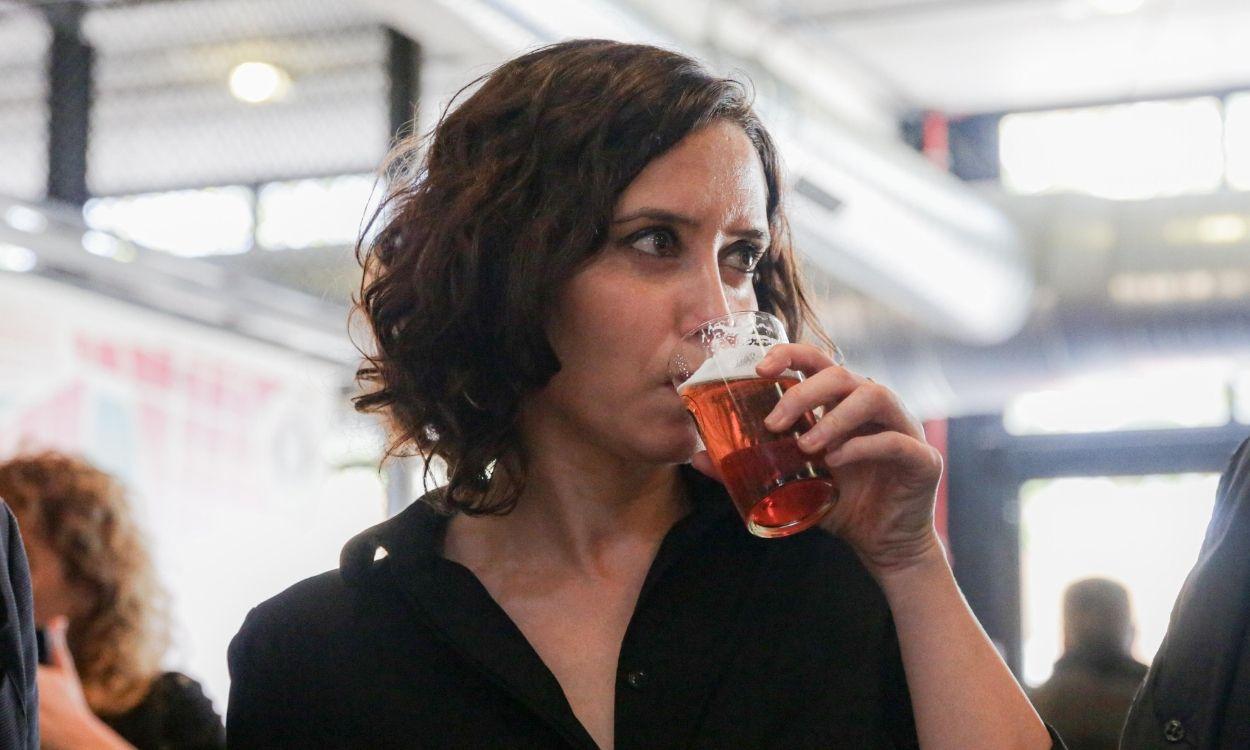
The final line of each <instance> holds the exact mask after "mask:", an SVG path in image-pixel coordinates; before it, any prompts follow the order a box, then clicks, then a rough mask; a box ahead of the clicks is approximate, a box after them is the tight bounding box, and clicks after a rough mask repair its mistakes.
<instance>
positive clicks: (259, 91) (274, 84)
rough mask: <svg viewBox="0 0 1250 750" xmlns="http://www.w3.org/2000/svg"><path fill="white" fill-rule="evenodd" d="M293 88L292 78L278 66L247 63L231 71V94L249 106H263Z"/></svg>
mask: <svg viewBox="0 0 1250 750" xmlns="http://www.w3.org/2000/svg"><path fill="white" fill-rule="evenodd" d="M290 86H291V76H289V75H288V74H287V72H286V71H285V70H283V69H282V68H279V67H278V66H276V65H271V64H269V63H264V62H245V63H239V64H238V65H236V66H234V68H233V69H232V70H231V71H230V93H231V94H233V95H234V98H236V99H238V100H240V101H244V102H247V103H249V104H263V103H264V102H269V101H273V100H274V99H278V98H280V97H282V96H283V95H284V94H285V93H286V91H287V89H288V88H290Z"/></svg>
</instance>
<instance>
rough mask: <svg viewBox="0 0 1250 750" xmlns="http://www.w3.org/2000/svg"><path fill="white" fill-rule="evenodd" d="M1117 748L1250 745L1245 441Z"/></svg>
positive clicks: (1201, 749)
mask: <svg viewBox="0 0 1250 750" xmlns="http://www.w3.org/2000/svg"><path fill="white" fill-rule="evenodd" d="M1120 747H1121V748H1123V749H1124V750H1155V749H1156V748H1157V749H1158V750H1163V749H1164V748H1167V749H1168V750H1171V749H1172V748H1177V747H1184V748H1198V750H1233V749H1234V748H1237V749H1238V750H1244V749H1245V748H1250V440H1247V441H1245V442H1243V443H1242V444H1241V447H1240V448H1238V449H1237V452H1236V454H1235V455H1234V456H1233V459H1232V462H1231V463H1230V464H1229V467H1228V469H1227V470H1226V471H1225V472H1224V474H1223V476H1221V477H1220V484H1219V488H1218V489H1217V491H1216V499H1215V509H1214V511H1213V512H1212V514H1211V522H1210V523H1209V524H1208V525H1207V533H1206V537H1205V538H1204V539H1203V541H1202V550H1201V551H1200V552H1199V553H1198V562H1197V563H1195V564H1194V567H1193V570H1191V571H1190V572H1189V576H1188V577H1187V578H1186V579H1185V585H1184V586H1182V587H1181V592H1180V594H1179V595H1178V596H1177V598H1176V604H1175V605H1174V606H1173V608H1172V618H1171V620H1170V622H1169V623H1168V632H1167V635H1166V636H1165V637H1164V639H1163V644H1162V645H1161V646H1160V647H1159V651H1158V653H1157V654H1156V655H1155V658H1154V661H1153V662H1152V663H1151V665H1150V673H1149V674H1148V675H1147V677H1146V682H1145V684H1144V685H1142V688H1141V690H1140V691H1139V692H1138V694H1137V697H1136V698H1135V699H1134V701H1133V707H1132V710H1131V711H1130V712H1129V717H1128V721H1127V722H1126V723H1125V726H1124V734H1123V736H1122V737H1121V740H1120Z"/></svg>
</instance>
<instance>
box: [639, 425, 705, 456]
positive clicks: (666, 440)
mask: <svg viewBox="0 0 1250 750" xmlns="http://www.w3.org/2000/svg"><path fill="white" fill-rule="evenodd" d="M633 448H634V450H633V451H632V452H633V453H635V454H636V455H638V456H639V458H640V459H641V460H643V461H645V462H647V463H656V464H684V463H689V462H690V457H691V456H693V455H694V454H695V451H698V450H699V449H700V448H701V446H700V444H699V434H698V432H697V431H696V430H695V428H694V425H693V424H692V423H691V422H690V420H689V418H686V419H685V420H684V421H683V422H682V423H681V424H680V425H674V426H657V427H656V428H655V429H653V430H651V431H650V432H649V433H648V434H641V435H639V436H638V439H637V441H635V442H634V445H633Z"/></svg>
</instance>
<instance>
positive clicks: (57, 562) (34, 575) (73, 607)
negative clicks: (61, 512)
mask: <svg viewBox="0 0 1250 750" xmlns="http://www.w3.org/2000/svg"><path fill="white" fill-rule="evenodd" d="M24 542H25V547H26V557H27V558H28V560H29V563H30V585H31V592H32V598H33V599H34V601H35V624H37V625H39V626H41V627H42V626H43V625H46V624H47V623H48V621H50V620H52V619H53V618H54V617H59V616H64V617H68V618H70V619H71V620H72V619H74V618H75V617H77V616H78V615H79V614H81V612H82V610H83V609H84V604H85V596H84V593H83V592H82V591H81V590H79V588H78V587H76V586H75V585H74V584H73V583H71V582H70V581H69V579H68V577H67V576H66V575H65V565H64V563H62V562H61V558H60V557H59V556H58V555H57V553H56V552H55V551H54V550H53V549H52V546H51V545H49V544H48V543H47V542H45V541H44V538H43V535H42V534H40V533H38V532H33V533H30V534H27V535H26V537H25V539H24Z"/></svg>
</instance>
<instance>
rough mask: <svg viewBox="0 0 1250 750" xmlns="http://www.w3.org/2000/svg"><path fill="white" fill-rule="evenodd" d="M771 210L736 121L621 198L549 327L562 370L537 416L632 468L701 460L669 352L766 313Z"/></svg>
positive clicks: (657, 168) (710, 132) (658, 166)
mask: <svg viewBox="0 0 1250 750" xmlns="http://www.w3.org/2000/svg"><path fill="white" fill-rule="evenodd" d="M767 201H768V193H767V187H766V185H765V181H764V170H763V166H762V165H761V163H760V159H759V156H758V154H757V153H756V150H755V147H754V146H753V145H752V144H751V141H750V140H749V139H748V138H747V135H746V133H745V132H744V131H743V130H742V128H740V127H739V126H737V125H735V124H732V123H729V122H716V123H713V124H711V125H708V126H706V127H704V128H702V129H700V130H697V131H695V132H693V133H691V134H690V135H688V136H686V137H685V138H684V139H683V140H681V141H680V142H679V143H678V144H677V145H676V146H675V147H673V148H672V149H671V150H669V151H668V152H666V153H665V154H663V155H661V156H660V157H658V158H657V159H655V160H654V161H652V162H651V163H650V164H648V165H647V167H646V168H645V169H644V170H643V171H642V172H641V173H640V174H639V175H638V177H637V178H635V179H634V181H633V182H631V183H630V184H629V186H628V187H627V188H626V189H625V191H624V192H623V193H622V194H621V197H620V200H619V201H618V202H617V205H616V207H615V210H614V212H613V219H612V222H611V225H610V227H609V230H608V239H607V242H606V244H605V245H604V246H603V247H602V248H601V250H600V252H599V253H598V254H597V255H596V256H595V257H594V258H593V259H592V260H591V262H590V263H589V265H587V266H586V267H585V268H584V269H583V270H581V271H580V272H579V273H578V274H577V275H576V276H574V277H573V278H572V279H571V280H570V281H569V283H568V284H567V286H566V287H565V288H564V289H563V290H562V293H561V296H560V299H559V303H558V306H557V310H556V313H555V314H554V316H553V318H552V320H551V321H550V324H549V326H548V336H549V338H550V341H551V344H552V347H553V348H554V350H555V353H556V355H557V356H558V357H559V359H560V363H561V370H560V372H559V373H557V374H556V375H555V377H554V378H552V380H551V382H550V383H549V384H548V385H547V387H546V388H544V389H543V390H542V391H540V392H539V393H537V394H535V396H534V397H533V398H532V399H531V401H530V404H529V406H530V407H532V408H539V409H545V410H549V411H552V412H554V414H555V415H556V416H557V417H558V418H559V419H560V421H561V422H562V423H563V424H565V425H566V426H567V427H569V428H571V429H572V430H574V431H575V432H576V433H577V436H578V438H579V439H580V440H583V441H590V442H591V443H592V444H595V445H597V446H599V447H601V448H605V449H607V450H608V451H609V452H611V453H613V454H615V455H617V456H619V457H621V458H624V459H627V460H633V461H643V462H650V463H679V462H683V461H686V460H687V459H689V457H690V455H691V454H692V453H693V452H694V450H695V445H696V443H695V440H696V433H695V430H694V425H693V423H692V422H691V420H690V418H689V417H688V416H687V414H686V413H685V410H684V409H683V408H682V404H681V399H680V398H678V396H677V394H676V392H675V391H674V390H673V386H672V384H671V382H670V380H669V377H668V358H669V354H670V353H671V352H672V350H673V347H674V345H675V344H676V343H677V342H678V340H679V339H680V338H681V335H682V334H683V333H684V332H686V331H689V330H691V329H692V328H694V327H696V326H698V325H699V324H700V323H702V322H703V321H705V320H708V319H710V318H714V317H717V316H720V315H724V314H726V313H729V312H734V311H738V310H753V309H756V306H757V304H756V299H755V291H754V288H753V286H752V278H753V277H752V273H751V271H752V269H753V268H754V266H755V265H756V263H757V262H758V261H759V259H760V258H761V257H762V256H763V254H764V252H765V250H766V249H767V248H768V246H769V243H770V236H769V229H768V216H767V205H768V203H767Z"/></svg>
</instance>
